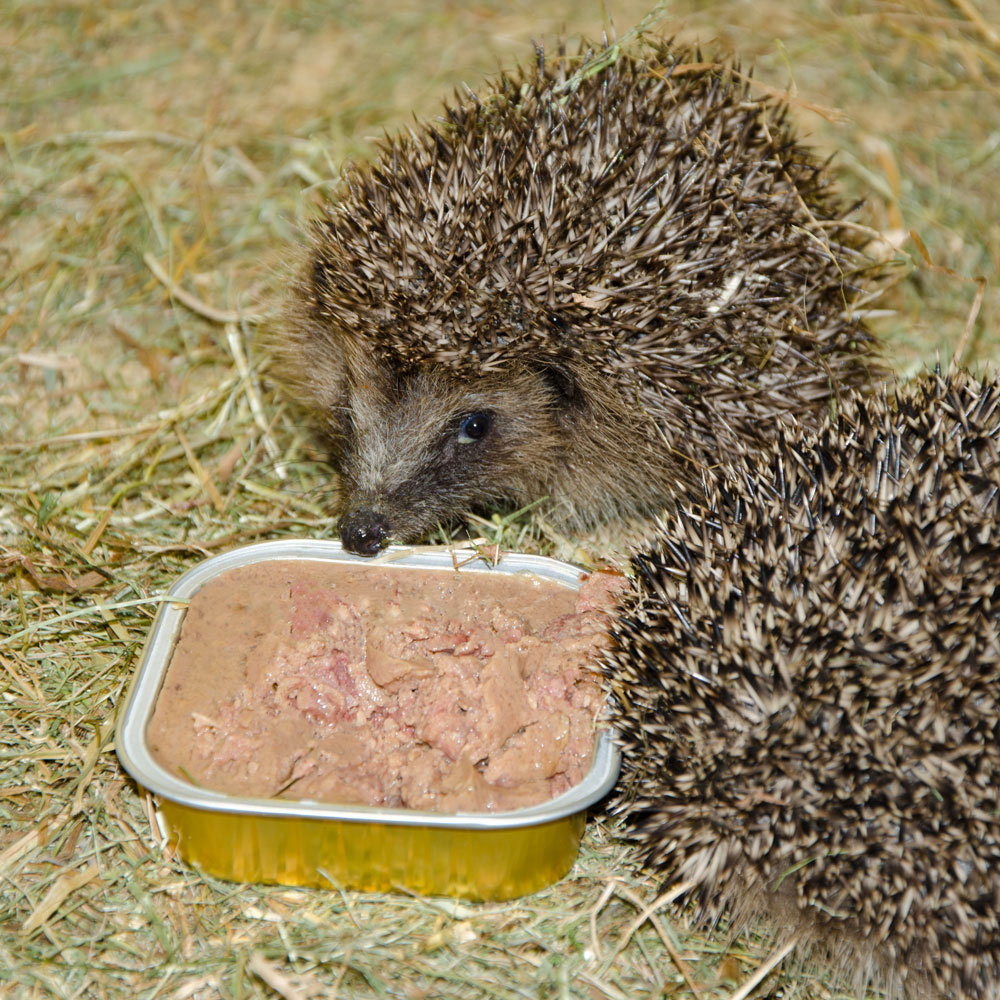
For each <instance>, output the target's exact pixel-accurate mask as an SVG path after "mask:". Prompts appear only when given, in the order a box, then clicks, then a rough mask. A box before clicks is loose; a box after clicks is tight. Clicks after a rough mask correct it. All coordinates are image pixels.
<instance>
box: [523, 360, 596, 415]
mask: <svg viewBox="0 0 1000 1000" xmlns="http://www.w3.org/2000/svg"><path fill="white" fill-rule="evenodd" d="M532 368H533V369H534V370H535V372H536V374H537V375H538V377H539V378H540V379H541V380H542V381H543V382H544V383H545V385H546V386H547V387H548V389H549V391H550V392H551V393H552V395H553V397H554V398H555V400H556V402H557V403H558V404H559V405H560V406H562V407H564V408H567V409H570V408H572V409H575V408H577V407H581V406H583V403H584V395H583V392H582V391H581V389H580V386H579V385H578V384H577V381H576V378H575V377H574V375H573V372H572V371H571V370H570V367H569V365H567V364H566V362H564V361H560V360H556V359H553V358H547V359H545V360H544V361H536V362H535V363H534V364H533V365H532Z"/></svg>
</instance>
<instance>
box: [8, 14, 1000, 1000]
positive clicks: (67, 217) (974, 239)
mask: <svg viewBox="0 0 1000 1000" xmlns="http://www.w3.org/2000/svg"><path fill="white" fill-rule="evenodd" d="M648 6H649V4H648V3H638V2H634V0H629V2H627V3H625V2H623V3H620V4H614V5H609V9H610V10H611V12H612V13H613V15H614V17H615V20H616V22H617V25H618V28H619V29H620V31H621V32H622V33H624V31H625V29H627V28H628V27H629V26H631V25H633V24H635V23H636V22H638V20H639V19H640V18H641V17H642V15H643V14H644V13H645V12H646V10H647V9H648ZM371 8H372V5H366V4H364V3H362V2H360V0H349V2H345V3H342V4H338V5H336V6H333V5H327V4H321V3H313V2H304V3H294V4H293V3H286V4H263V3H259V4H258V3H252V2H251V3H242V4H235V3H232V2H224V0H220V2H218V3H216V4H208V5H206V4H198V5H174V4H152V3H143V2H141V0H135V2H133V3H131V4H126V3H123V4H116V5H112V6H101V7H99V8H98V7H91V6H90V5H86V4H78V5H32V4H16V3H12V2H9V0H8V2H7V3H3V4H2V6H0V43H2V44H3V46H4V53H5V58H4V59H3V60H0V95H2V97H0V135H2V142H3V146H2V151H0V155H2V157H3V161H2V167H0V178H2V181H0V261H2V264H3V266H2V268H0V573H2V576H0V668H2V671H3V684H2V687H0V723H2V725H0V734H2V741H3V744H2V747H0V755H2V760H3V765H2V773H3V783H2V786H0V876H2V888H0V927H2V929H0V996H12V997H22V996H24V997H33V996H57V997H70V996H102V997H126V996H142V997H152V996H158V997H168V998H176V1000H181V998H188V997H190V998H197V997H209V996H212V997H214V996H224V997H250V996H260V997H263V996H273V995H275V993H278V994H281V995H284V996H288V997H291V996H304V997H312V996H341V997H369V996H371V997H375V996H379V997H396V996H399V997H407V998H415V997H421V996H426V997H437V996H447V997H462V998H465V997H487V996H489V997H539V996H559V997H564V996H565V997H587V998H590V997H604V996H607V997H630V998H631V997H644V996H650V997H651V996H690V995H694V994H695V991H697V992H698V993H700V995H701V996H702V997H705V998H708V997H724V996H728V995H729V994H731V993H732V992H734V991H735V990H736V989H737V988H738V987H739V984H740V983H742V982H745V981H746V980H748V979H749V977H750V976H751V975H752V974H753V970H754V969H759V968H761V967H762V966H763V965H764V963H765V962H766V961H767V958H768V942H766V941H761V940H755V939H753V938H746V937H742V938H740V939H739V940H738V941H737V942H736V943H734V944H733V945H732V946H731V947H728V948H727V947H723V943H724V942H723V943H720V941H722V938H721V937H720V936H715V937H713V938H711V939H706V938H705V937H704V936H702V935H698V934H694V933H692V932H691V929H690V927H689V925H688V916H687V914H686V913H685V912H684V911H683V910H678V909H677V908H676V907H674V906H673V905H672V904H670V903H669V902H668V901H666V900H664V899H661V892H662V891H663V889H664V887H662V886H660V885H658V884H657V883H656V882H655V881H652V880H650V879H649V878H648V877H647V876H646V875H644V874H643V873H642V872H641V871H638V870H635V869H634V868H633V867H632V866H630V864H629V863H628V861H627V860H626V853H625V848H624V846H623V845H622V844H621V843H620V842H619V841H618V840H617V839H616V837H615V831H614V829H613V826H609V825H608V823H607V822H604V821H595V822H592V823H591V824H590V825H589V828H588V833H587V836H586V839H585V844H584V850H583V853H582V856H581V859H580V862H579V864H578V865H577V866H576V868H575V869H574V871H573V873H572V874H571V876H570V877H569V878H568V879H567V880H566V881H564V882H563V883H561V884H560V885H559V886H557V887H554V888H553V889H550V890H547V891H545V892H542V893H539V894H537V895H535V896H532V897H530V898H528V899H524V900H518V901H515V902H513V903H508V904H501V905H491V906H469V905H465V904H460V903H454V902H449V901H441V900H426V899H416V898H409V897H406V896H397V897H377V896H364V895H356V894H350V893H339V892H306V891H293V890H289V889H282V888H263V887H252V886H251V887H245V886H232V885H225V884H220V883H216V882H214V881H212V880H210V879H207V878H203V877H202V876H200V875H199V874H198V873H196V872H192V871H190V870H188V869H187V868H185V867H184V866H183V865H181V864H179V863H178V862H177V861H176V860H175V859H174V858H172V857H171V856H170V855H169V854H168V853H166V852H164V851H163V850H162V848H161V845H160V844H159V842H158V837H157V834H156V833H155V832H154V828H153V827H152V826H151V820H150V817H151V812H150V806H149V803H147V802H146V801H145V800H144V799H143V797H142V796H141V795H140V793H139V792H138V790H137V789H136V788H135V786H134V785H133V784H132V782H131V781H130V780H129V779H128V778H127V777H126V776H125V775H124V773H123V772H122V771H121V769H120V768H119V766H118V763H117V759H116V757H115V755H114V747H113V722H114V713H115V707H116V705H117V704H118V702H119V699H120V697H121V694H122V690H123V688H124V686H125V684H126V683H127V680H128V678H129V676H130V673H131V671H132V670H133V668H134V666H135V664H136V659H137V656H138V654H139V651H140V649H141V646H142V643H143V641H144V638H145V634H146V631H147V629H148V626H149V623H150V621H151V619H152V616H153V614H154V612H155V609H156V605H157V600H158V596H157V595H159V594H160V593H162V591H163V589H164V588H165V586H166V585H167V583H168V582H169V581H170V580H171V579H172V578H173V577H175V576H176V575H178V574H179V573H181V572H183V571H184V570H185V569H187V568H189V567H190V566H191V565H192V564H193V563H194V562H195V561H196V560H198V559H200V558H202V557H203V556H204V555H205V554H208V553H212V552H217V551H222V550H224V549H227V548H230V547H233V546H235V545H238V544H241V543H245V542H250V541H254V540H258V539H262V538H275V537H281V536H287V535H317V536H329V535H330V534H331V533H332V526H331V524H330V522H329V519H328V517H327V515H326V510H327V506H328V503H327V502H328V499H329V496H330V493H331V490H332V488H333V487H332V486H331V484H330V482H329V479H328V476H327V473H326V471H325V470H324V468H323V466H322V464H321V462H320V461H319V459H320V457H321V456H320V455H318V454H317V452H316V450H315V445H314V443H313V441H312V439H311V437H310V436H309V434H308V432H307V431H306V430H304V428H303V424H302V422H301V420H300V418H299V416H298V414H297V413H296V412H295V410H294V408H293V406H292V405H291V403H289V402H288V401H282V400H280V399H278V398H277V397H276V396H275V394H274V391H273V389H272V387H271V385H270V383H269V381H268V378H267V371H266V366H265V365H264V364H263V363H262V361H261V359H260V358H258V357H257V356H256V354H255V352H254V335H255V330H256V326H255V320H256V319H257V318H258V314H259V313H260V312H261V311H262V310H263V309H265V308H266V307H267V304H268V303H269V302H270V301H271V299H272V296H273V293H274V292H275V286H276V285H277V283H278V279H277V278H276V277H275V273H276V272H275V270H274V269H273V267H272V266H271V262H272V261H273V260H274V255H275V253H276V251H278V250H280V247H281V246H282V245H283V244H284V243H285V242H286V241H287V240H289V239H290V238H291V237H292V235H293V233H294V231H295V229H296V227H297V225H298V224H299V222H300V221H301V220H302V219H303V218H304V217H305V216H306V215H307V214H308V212H309V210H310V207H311V205H312V204H313V203H314V202H315V201H316V200H317V199H319V198H321V197H322V195H323V192H324V189H325V187H326V179H327V178H329V177H330V176H331V175H332V173H333V172H334V170H335V169H336V164H338V163H340V162H342V160H343V159H344V158H345V157H347V156H358V155H365V153H366V152H367V150H368V149H369V148H370V147H369V138H370V137H373V136H377V135H378V134H379V133H380V131H381V130H382V129H383V128H389V129H392V128H396V127H399V126H401V125H404V124H405V123H406V121H407V120H408V119H409V116H410V113H411V111H414V110H416V111H417V112H418V113H421V114H432V113H434V111H435V108H436V107H437V104H438V101H439V99H440V97H441V96H442V95H444V94H445V93H446V92H447V91H448V90H449V89H450V88H452V87H454V86H457V85H459V84H461V83H462V82H464V81H468V82H469V83H473V84H474V83H476V82H477V81H478V80H479V79H480V78H481V76H482V75H483V74H484V73H488V72H491V71H492V70H494V69H496V68H497V66H499V65H509V64H511V63H512V62H513V61H514V60H517V59H526V58H528V57H529V51H530V50H529V47H528V43H529V39H531V38H533V37H536V38H543V37H544V38H549V39H552V38H554V37H555V35H556V34H557V33H558V32H559V31H565V32H566V33H568V34H570V35H573V34H576V33H578V32H581V31H584V32H586V33H588V34H589V35H591V36H597V35H599V33H600V30H601V10H600V7H599V6H598V5H597V4H595V3H582V2H573V0H563V2H562V3H555V2H547V0H543V2H542V3H538V4H531V5H527V4H525V5H511V4H501V3H499V2H494V0H486V2H484V3H479V4H475V5H440V6H439V5H427V4H418V3H416V2H408V3H407V2H404V3H401V4H394V5H392V6H391V9H388V10H382V9H371ZM669 13H670V15H671V17H670V19H669V20H667V21H665V22H662V23H661V25H660V27H659V29H658V30H659V31H660V32H662V33H664V34H668V35H669V34H677V35H678V36H679V37H680V38H681V39H682V40H684V41H694V40H701V41H702V42H704V43H706V44H707V46H708V47H709V48H712V47H714V45H713V44H712V43H713V42H714V41H715V40H717V41H718V42H719V43H720V44H721V45H723V46H726V47H729V48H732V49H733V50H735V51H737V52H740V53H741V54H742V55H743V57H744V66H745V67H747V66H749V64H750V63H754V64H755V67H756V68H755V74H756V76H757V77H758V78H759V79H760V80H761V83H762V85H763V86H767V87H772V88H775V89H777V90H779V91H781V92H785V91H786V89H788V88H790V93H791V97H792V101H793V113H794V114H795V116H796V117H797V118H798V120H799V122H800V124H801V126H802V129H803V131H805V132H807V133H811V134H812V135H813V140H814V142H815V144H816V145H818V146H819V147H820V148H821V149H822V150H824V151H826V152H833V151H835V150H836V151H838V158H839V161H840V163H841V164H842V166H843V169H844V179H845V185H846V186H847V188H848V189H849V192H850V193H851V194H853V195H857V196H862V197H864V198H865V199H866V206H865V208H864V209H863V210H862V212H861V215H860V216H859V222H861V223H864V224H866V225H870V226H872V227H873V228H875V229H877V230H878V231H880V232H882V233H883V234H884V235H885V237H886V241H885V252H886V254H887V255H892V256H897V257H899V259H900V260H901V269H900V273H901V276H902V278H903V280H901V281H900V282H899V283H898V284H897V285H896V287H895V288H894V290H893V291H892V292H891V293H890V296H889V299H888V301H887V302H884V303H881V304H880V306H881V307H882V308H891V309H894V310H895V313H894V314H893V315H889V316H884V317H882V318H881V319H879V320H878V325H879V327H880V329H881V330H882V331H883V333H884V336H886V338H887V340H888V343H889V352H890V360H891V361H892V362H893V363H894V364H895V365H896V367H897V368H898V369H899V370H901V371H904V372H908V371H912V370H914V369H915V368H916V367H917V366H919V365H922V364H926V363H933V361H934V360H935V358H936V357H937V356H938V355H940V357H941V358H942V360H944V361H947V360H948V359H949V358H950V357H951V355H952V353H954V351H955V349H956V348H957V347H958V346H960V345H961V346H962V347H963V351H964V357H965V359H966V360H968V361H971V362H974V363H981V362H986V361H990V360H994V361H995V360H996V359H997V356H998V352H1000V324H998V322H997V319H998V312H1000V297H998V293H997V283H996V274H997V270H998V262H1000V227H998V226H997V225H996V212H995V209H994V205H995V199H996V183H995V177H996V175H997V169H998V166H1000V139H998V136H1000V100H998V92H1000V49H998V46H997V40H996V32H995V29H994V28H992V27H991V26H993V25H996V24H998V23H1000V8H998V5H997V4H996V3H995V2H993V0H989V2H988V0H962V2H961V3H959V2H955V3H947V2H945V0H918V2H915V3H911V4H907V5H905V6H904V5H898V6H890V5H887V4H880V3H874V2H872V3H858V4H853V5H850V6H849V7H845V8H843V9H841V8H837V9H836V10H831V9H830V8H829V7H827V6H816V5H801V9H799V6H798V5H792V4H779V3H777V2H774V0H767V2H763V3H758V4H752V5H748V4H741V3H737V2H735V0H732V2H719V3H712V4H700V3H695V2H689V3H684V2H677V3H673V4H670V5H669ZM911 234H913V235H911ZM979 277H983V278H984V279H986V282H985V286H982V285H981V284H980V283H977V281H976V279H977V278H979ZM981 287H984V291H983V293H982V294H981V295H980V288H981ZM974 307H975V313H974V314H973V310H974ZM970 317H971V321H970ZM473 531H474V532H479V533H481V534H482V535H483V536H484V538H485V539H486V543H490V544H492V543H494V542H497V541H500V542H502V543H503V544H511V543H512V542H516V543H518V544H520V545H522V546H526V547H528V548H534V549H536V550H549V551H557V552H562V553H564V554H572V555H574V556H575V557H576V558H578V559H589V560H592V561H595V562H596V561H600V560H601V559H602V558H604V557H606V556H607V555H610V554H612V553H613V550H614V547H615V540H614V539H609V538H606V537H605V538H602V537H595V538H594V539H590V540H587V541H586V550H585V551H581V550H580V548H579V541H578V540H573V539H565V540H560V539H558V538H557V537H555V536H554V535H553V534H552V533H551V532H550V531H548V530H547V528H546V526H545V524H544V523H543V522H542V521H541V520H540V518H537V517H536V516H535V515H534V514H533V513H532V512H530V511H529V512H527V513H526V514H523V515H521V517H519V518H515V519H512V520H509V521H503V522H490V523H487V524H478V525H474V527H473ZM486 543H484V544H486ZM769 985H770V986H775V985H780V986H781V988H782V990H783V991H784V995H786V996H787V995H790V994H791V993H792V992H794V991H795V990H798V991H799V995H803V996H808V995H829V991H828V989H827V987H825V986H824V985H823V984H822V982H821V980H818V979H817V978H816V977H815V975H814V974H813V973H812V972H811V971H810V970H808V969H797V968H794V969H789V968H788V963H787V962H785V963H783V964H782V965H781V967H780V969H779V970H778V971H776V972H773V973H771V975H770V976H769V977H768V978H767V979H766V980H765V986H764V987H763V988H764V989H766V988H768V986H769Z"/></svg>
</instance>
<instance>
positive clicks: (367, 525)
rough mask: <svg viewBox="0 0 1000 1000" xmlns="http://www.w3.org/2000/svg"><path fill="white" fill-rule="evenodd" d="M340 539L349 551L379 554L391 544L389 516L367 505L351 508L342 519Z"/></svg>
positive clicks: (368, 554)
mask: <svg viewBox="0 0 1000 1000" xmlns="http://www.w3.org/2000/svg"><path fill="white" fill-rule="evenodd" d="M339 528H340V541H341V542H342V543H343V546H344V548H345V549H347V550H348V551H349V552H357V553H358V555H362V556H374V555H378V553H379V552H381V550H382V549H384V548H385V547H386V546H387V545H388V544H389V538H390V536H391V535H392V525H391V524H390V522H389V520H388V518H386V517H385V516H384V515H383V514H379V513H378V512H377V511H374V510H369V509H368V508H365V507H356V508H355V509H354V510H349V511H348V512H347V513H346V514H344V516H343V517H342V518H341V519H340V525H339Z"/></svg>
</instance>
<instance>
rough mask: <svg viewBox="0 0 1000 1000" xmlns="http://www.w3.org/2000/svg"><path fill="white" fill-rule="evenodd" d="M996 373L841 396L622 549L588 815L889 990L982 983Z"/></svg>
mask: <svg viewBox="0 0 1000 1000" xmlns="http://www.w3.org/2000/svg"><path fill="white" fill-rule="evenodd" d="M998 517H1000V380H998V378H996V377H993V378H992V379H987V380H984V381H982V382H981V383H977V382H976V380H975V379H973V378H972V377H971V376H969V375H968V374H965V373H962V372H953V373H951V374H949V375H947V376H943V375H941V373H940V372H937V373H935V374H932V375H927V376H924V377H923V378H921V379H918V380H917V381H916V382H915V383H913V384H909V385H905V386H903V387H899V388H897V389H895V390H894V391H892V392H890V391H889V390H888V389H886V390H885V391H883V392H882V393H874V394H872V395H870V396H869V397H868V398H862V397H861V396H860V395H857V394H854V395H852V396H851V397H850V398H848V399H847V400H845V402H844V404H843V406H842V408H841V409H840V411H839V413H838V415H837V417H836V419H834V420H831V421H829V422H828V423H827V425H825V426H824V427H822V428H821V429H820V430H819V431H813V432H806V431H803V430H797V429H796V428H794V427H786V428H783V429H781V430H780V431H779V433H778V435H777V436H776V439H775V440H774V441H773V442H771V443H770V444H768V445H766V446H764V447H763V448H761V449H758V450H757V451H756V452H750V451H749V450H748V451H747V453H746V454H745V455H743V456H740V457H738V458H731V459H730V461H729V462H728V464H727V467H726V469H725V470H719V471H718V472H717V474H716V475H715V476H713V477H706V480H705V485H704V487H703V489H702V492H701V496H700V497H699V498H698V500H697V501H696V500H695V499H694V498H693V497H691V498H688V499H686V500H685V501H684V502H682V503H678V504H677V505H676V507H675V508H674V509H673V510H670V511H667V512H666V513H665V514H664V516H663V517H662V518H661V519H660V521H659V526H658V529H657V531H656V539H655V541H653V542H652V543H651V544H649V546H648V547H647V548H646V549H645V550H644V551H642V552H641V553H639V554H638V555H636V556H635V557H634V559H633V563H632V565H633V570H634V586H633V587H632V589H631V590H630V591H629V593H628V594H627V596H626V597H625V598H624V599H623V602H622V605H621V608H620V612H619V615H618V618H617V620H616V622H615V625H614V626H613V629H612V632H613V635H612V639H611V646H610V649H611V651H610V652H609V653H608V654H607V657H606V662H605V663H604V670H605V674H606V679H607V684H608V687H609V690H610V692H611V703H612V708H611V715H612V716H613V719H614V724H615V725H616V726H617V728H618V731H619V733H620V739H621V742H622V748H623V757H624V768H623V775H624V777H623V779H622V784H621V785H620V787H619V792H618V794H617V799H616V802H615V804H614V806H613V807H612V811H614V810H617V811H618V812H620V813H621V814H622V815H623V816H624V822H625V827H626V830H627V831H628V835H629V836H630V837H632V838H633V839H634V841H635V845H636V850H637V851H638V853H639V856H640V857H641V858H642V860H643V861H644V862H645V863H647V864H648V865H650V866H651V867H652V868H654V869H656V870H658V871H660V872H662V873H664V874H665V875H666V876H668V877H669V878H671V879H673V880H676V883H677V884H683V885H684V886H686V889H685V892H686V893H687V896H688V898H689V899H694V900H695V901H696V902H697V903H698V904H699V906H700V911H701V913H702V915H703V916H704V917H705V918H706V919H709V920H716V919H718V918H720V917H722V916H725V915H728V916H729V917H730V918H732V920H733V922H734V925H736V926H743V925H745V924H743V923H741V922H745V921H750V920H752V919H753V918H755V917H757V916H761V915H763V916H765V917H768V918H770V919H771V921H772V923H776V930H777V932H778V933H779V934H781V933H787V934H788V935H789V940H791V938H793V937H794V938H795V939H796V943H797V944H801V945H802V946H805V945H807V944H809V943H812V944H813V945H814V946H816V947H819V948H823V949H826V950H827V953H828V956H829V957H831V958H832V961H833V963H834V966H835V967H836V966H837V965H841V969H840V971H841V972H846V971H847V969H852V970H855V971H856V972H857V973H858V974H859V975H860V977H861V980H862V981H859V982H855V984H854V985H855V987H856V988H858V989H859V990H860V989H863V988H864V985H865V982H866V981H873V982H875V983H876V984H878V985H880V986H882V987H883V988H885V989H886V990H887V991H888V993H889V994H890V995H891V996H903V997H907V998H935V1000H944V998H951V1000H987V998H995V997H997V996H998V995H1000V592H998V586H1000V530H998Z"/></svg>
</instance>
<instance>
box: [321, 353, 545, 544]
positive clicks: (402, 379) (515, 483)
mask: <svg viewBox="0 0 1000 1000" xmlns="http://www.w3.org/2000/svg"><path fill="white" fill-rule="evenodd" d="M398 372H399V370H398V367H395V366H393V367H390V366H388V365H385V366H382V365H379V364H378V363H373V362H372V361H371V360H370V359H368V360H366V361H365V362H364V363H363V364H360V365H358V370H356V371H354V372H352V373H351V374H350V375H349V376H348V379H347V383H346V386H345V396H344V399H343V400H342V402H341V403H340V405H339V406H337V407H336V408H335V410H334V411H333V412H332V420H333V423H334V435H333V437H334V440H335V443H336V445H337V451H338V454H337V455H336V456H335V464H336V465H337V467H338V471H339V472H340V475H341V479H342V486H343V491H344V505H343V514H342V517H341V521H340V535H341V540H342V541H343V544H344V547H345V548H347V549H349V550H351V551H353V552H358V553H361V554H363V555H374V554H376V553H377V552H378V551H379V550H380V549H382V548H383V547H384V546H385V545H387V544H388V543H389V541H390V540H396V541H408V540H410V539H412V538H415V537H417V536H419V535H420V534H422V533H423V532H425V531H426V530H428V529H429V528H432V527H433V526H434V525H435V524H437V523H438V522H439V521H445V520H448V519H450V518H451V517H452V516H454V514H455V513H456V512H460V511H463V510H468V509H469V508H471V507H476V506H479V505H482V504H488V503H495V502H497V501H502V500H523V499H525V498H528V497H531V498H534V497H533V493H534V490H535V488H536V484H537V483H539V482H542V481H544V479H545V478H546V477H547V476H550V475H551V465H552V463H553V461H554V459H555V456H556V454H557V453H558V451H559V442H560V435H561V430H560V427H559V424H558V422H557V420H556V418H555V415H554V409H555V407H554V399H553V396H552V393H551V391H550V389H549V387H548V385H547V383H546V380H545V379H544V378H543V377H542V376H540V375H539V374H538V373H537V372H535V371H532V370H530V369H527V368H518V367H516V366H515V367H512V368H511V369H509V370H507V371H504V372H502V373H499V372H498V373H493V374H491V375H488V376H471V377H461V376H459V375H458V374H456V373H452V372H447V371H443V370H441V369H440V367H439V366H433V365H430V364H428V365H425V366H423V367H420V368H417V369H416V370H411V371H410V372H409V373H407V374H406V375H402V376H401V375H399V373H398ZM526 470H528V471H527V473H526Z"/></svg>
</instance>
